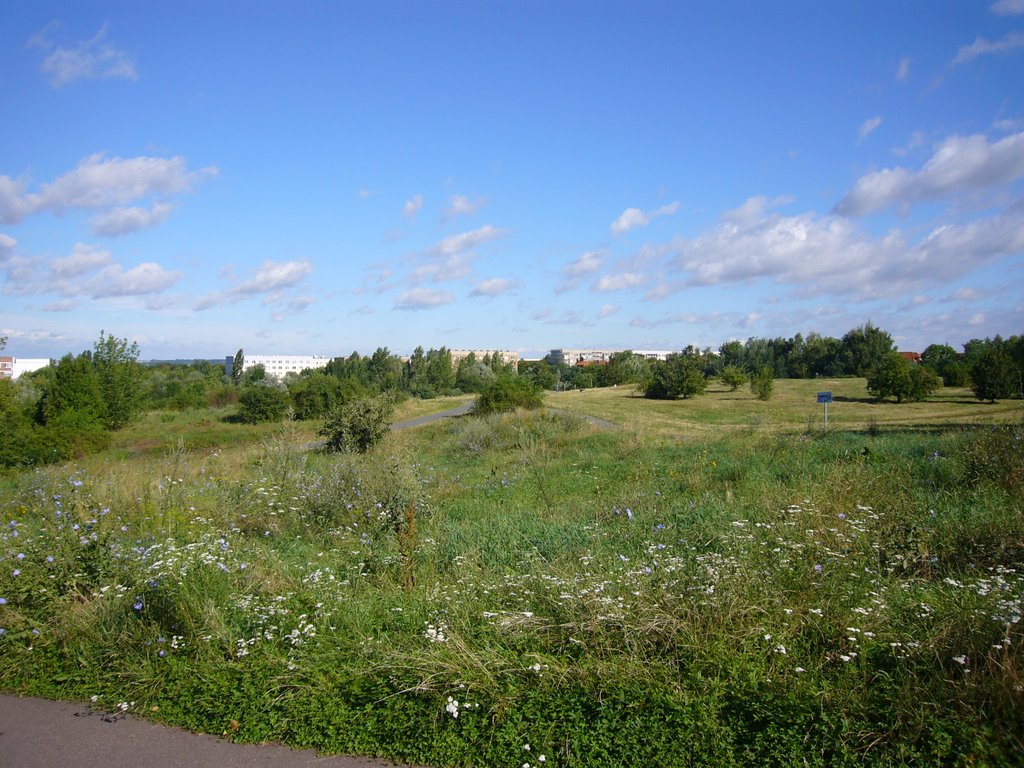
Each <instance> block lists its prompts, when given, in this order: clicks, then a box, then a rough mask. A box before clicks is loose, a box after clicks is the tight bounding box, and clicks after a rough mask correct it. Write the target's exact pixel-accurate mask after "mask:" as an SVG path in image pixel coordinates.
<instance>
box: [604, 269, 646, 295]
mask: <svg viewBox="0 0 1024 768" xmlns="http://www.w3.org/2000/svg"><path fill="white" fill-rule="evenodd" d="M646 279H647V278H646V277H645V276H644V275H640V274H637V273H635V272H622V273H620V274H617V275H604V276H603V277H601V278H600V279H599V280H598V281H597V282H596V283H594V290H595V291H598V292H600V293H605V292H608V291H621V290H624V289H626V288H635V287H636V286H638V285H643V283H644V281H645V280H646Z"/></svg>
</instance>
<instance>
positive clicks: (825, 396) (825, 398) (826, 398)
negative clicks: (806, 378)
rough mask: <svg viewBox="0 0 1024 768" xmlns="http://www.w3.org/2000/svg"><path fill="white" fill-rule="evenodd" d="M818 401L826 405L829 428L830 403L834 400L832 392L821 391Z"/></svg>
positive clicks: (826, 419) (826, 423) (826, 418)
mask: <svg viewBox="0 0 1024 768" xmlns="http://www.w3.org/2000/svg"><path fill="white" fill-rule="evenodd" d="M818 402H819V403H822V404H823V405H824V406H825V429H828V404H829V403H831V402H832V393H831V392H819V393H818Z"/></svg>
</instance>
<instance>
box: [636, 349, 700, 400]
mask: <svg viewBox="0 0 1024 768" xmlns="http://www.w3.org/2000/svg"><path fill="white" fill-rule="evenodd" d="M707 385H708V380H707V378H706V377H705V376H704V366H703V365H702V364H701V362H700V360H699V359H698V358H696V357H692V356H690V355H669V356H668V359H666V360H657V361H655V363H654V365H653V366H652V368H651V375H650V378H649V379H648V380H647V382H646V384H644V385H643V393H644V397H648V398H651V399H653V400H675V399H676V398H678V397H682V398H684V399H685V398H688V397H693V396H694V395H702V394H704V390H705V389H707Z"/></svg>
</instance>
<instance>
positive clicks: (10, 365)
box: [0, 356, 50, 379]
mask: <svg viewBox="0 0 1024 768" xmlns="http://www.w3.org/2000/svg"><path fill="white" fill-rule="evenodd" d="M49 364H50V358H48V357H11V356H5V357H0V379H16V378H18V377H19V376H21V374H23V373H31V372H32V371H38V370H39V369H40V368H45V367H46V366H48V365H49Z"/></svg>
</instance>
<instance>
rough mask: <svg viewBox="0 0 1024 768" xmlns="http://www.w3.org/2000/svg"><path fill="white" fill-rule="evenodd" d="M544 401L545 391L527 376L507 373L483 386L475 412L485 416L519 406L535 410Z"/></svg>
mask: <svg viewBox="0 0 1024 768" xmlns="http://www.w3.org/2000/svg"><path fill="white" fill-rule="evenodd" d="M543 403H544V393H543V392H542V391H541V389H540V387H538V386H537V385H536V384H535V383H533V382H532V381H530V380H529V379H527V378H526V377H523V376H511V375H509V374H507V373H506V374H503V375H501V376H498V377H497V378H495V379H494V380H493V381H491V382H488V384H487V385H486V386H485V387H484V388H483V390H482V391H481V392H480V395H479V396H478V397H477V399H476V404H475V405H474V406H473V413H475V414H477V415H480V416H483V415H485V414H488V413H504V412H506V411H514V410H516V409H517V408H526V409H529V410H533V409H536V408H540V407H541V405H542V404H543Z"/></svg>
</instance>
